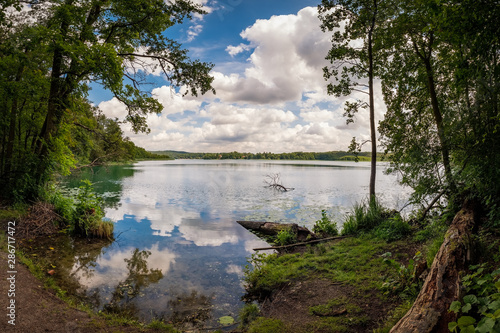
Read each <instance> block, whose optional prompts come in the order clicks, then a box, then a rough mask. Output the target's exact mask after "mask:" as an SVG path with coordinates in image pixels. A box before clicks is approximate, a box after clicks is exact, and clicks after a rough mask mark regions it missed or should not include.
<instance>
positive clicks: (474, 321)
mask: <svg viewBox="0 0 500 333" xmlns="http://www.w3.org/2000/svg"><path fill="white" fill-rule="evenodd" d="M470 268H471V270H472V273H471V274H469V275H466V276H464V277H463V279H462V284H463V287H464V294H465V296H464V297H463V298H462V300H461V301H454V302H453V303H451V305H450V311H453V312H455V313H457V314H459V317H458V320H457V321H456V322H451V323H449V324H448V328H449V330H450V331H451V332H459V331H460V332H499V331H500V279H499V278H500V269H497V270H495V271H494V272H492V273H486V271H485V268H486V267H485V266H484V265H477V266H472V267H470Z"/></svg>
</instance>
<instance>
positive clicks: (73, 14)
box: [0, 0, 213, 197]
mask: <svg viewBox="0 0 500 333" xmlns="http://www.w3.org/2000/svg"><path fill="white" fill-rule="evenodd" d="M3 3H4V2H2V3H1V4H2V5H3ZM12 3H13V2H12V1H11V2H10V3H9V4H12ZM17 4H19V2H18V3H17ZM2 8H3V7H2ZM18 9H20V6H18ZM25 9H26V12H25V13H23V16H21V15H18V16H13V19H12V20H13V21H12V22H11V24H6V25H4V26H1V28H2V30H1V31H0V32H1V33H2V35H6V36H8V37H9V38H7V40H14V41H15V42H3V43H2V44H1V51H0V52H1V53H0V55H1V59H0V64H2V63H3V64H6V65H5V66H6V67H9V68H12V69H11V70H10V71H7V72H5V73H2V74H1V81H0V82H2V86H1V88H2V90H0V93H1V94H5V95H7V96H11V94H9V90H8V89H9V86H13V85H14V84H13V82H14V83H15V82H20V83H23V84H24V85H25V87H26V89H31V90H33V91H36V92H37V93H38V94H39V95H40V98H37V99H34V98H29V95H26V94H24V93H20V94H19V95H20V96H24V100H19V99H16V96H17V94H15V95H13V96H14V97H11V98H10V99H7V102H6V103H4V104H5V105H4V107H3V108H2V113H3V115H5V116H6V117H5V119H11V121H10V122H9V123H10V125H12V124H14V123H16V122H18V123H19V126H15V127H13V126H10V125H9V124H7V123H3V124H2V133H1V135H2V136H1V138H2V159H3V160H2V162H3V166H4V168H3V170H2V174H1V178H2V183H3V184H4V185H7V187H8V188H13V187H16V186H14V185H13V182H14V180H15V179H20V178H23V179H25V181H24V183H30V186H29V187H30V188H31V190H30V191H28V192H30V194H27V196H32V197H33V196H36V193H35V192H36V189H37V188H39V187H40V186H41V185H43V184H44V183H45V182H46V181H47V180H48V179H49V178H50V175H51V174H52V172H53V171H54V168H57V166H58V165H62V164H65V163H66V162H67V161H68V158H70V157H71V156H69V155H68V153H69V152H68V150H67V148H65V142H66V141H67V140H68V139H69V138H70V137H71V129H70V128H71V127H72V126H73V125H74V123H73V122H74V119H75V118H78V117H77V113H78V110H79V109H81V107H80V105H81V103H82V98H84V97H85V96H86V93H87V90H88V83H89V82H96V83H99V84H101V85H102V87H103V88H105V89H108V90H109V91H111V92H112V93H113V94H114V96H115V97H116V98H117V99H119V100H120V101H121V102H122V103H124V104H125V105H126V106H127V109H128V115H127V118H126V120H127V121H128V122H130V123H131V125H132V128H133V130H134V131H136V132H137V131H143V132H147V131H148V129H147V124H146V115H147V114H148V113H151V112H153V113H154V112H156V113H158V112H160V111H161V109H162V107H161V105H160V103H159V102H158V101H157V100H155V99H154V98H153V97H152V96H151V93H150V92H147V91H144V90H143V88H142V86H143V84H144V83H145V82H146V76H147V75H148V74H149V73H152V72H153V71H156V70H160V71H161V72H162V73H163V75H165V77H166V79H167V80H169V81H170V82H171V84H172V87H182V88H183V89H185V91H186V93H191V94H193V95H197V94H198V93H202V94H203V93H205V92H207V91H209V90H212V87H211V83H212V81H213V78H212V77H211V76H210V75H209V71H210V69H211V68H212V65H211V64H208V63H203V62H199V61H192V60H190V59H189V57H188V55H187V51H186V50H184V49H182V48H181V45H180V44H179V43H177V42H176V41H175V40H172V39H170V38H168V37H167V34H166V33H165V31H166V30H167V29H168V28H169V27H171V26H173V25H174V24H177V23H181V22H182V21H183V20H184V19H185V18H190V17H191V14H192V13H197V14H202V13H204V12H203V11H202V10H201V7H200V6H198V5H195V4H193V3H191V2H190V1H188V0H177V1H175V2H165V1H163V0H138V1H133V2H130V1H125V0H85V1H74V0H64V1H55V0H50V1H36V2H33V3H32V4H30V5H27V7H25ZM26 17H28V18H30V19H25V18H26ZM16 20H17V21H16ZM16 36H19V38H14V39H12V38H11V37H16ZM20 36H23V37H24V38H20ZM25 45H26V46H25ZM22 54H26V56H25V57H24V58H28V55H32V54H36V55H39V56H40V57H42V58H43V61H41V62H39V63H36V62H32V63H29V64H23V63H21V60H22V59H24V58H23V57H20V56H19V55H22ZM9 59H14V60H13V61H15V62H16V66H10V65H9V64H8V61H9ZM32 76H37V77H40V78H41V79H39V80H38V81H43V85H40V86H38V85H35V83H38V82H33V81H32V80H31V77H32ZM19 85H20V84H18V86H19ZM20 106H24V107H26V106H29V107H30V110H29V111H28V117H31V118H33V119H32V121H31V122H30V121H28V120H27V119H24V118H21V117H20V113H19V110H20ZM23 110H24V109H23ZM30 126H32V127H30ZM27 128H29V130H27ZM81 128H83V127H81ZM28 132H29V133H28ZM27 134H29V136H28V135H27ZM16 135H17V136H19V137H21V140H18V141H23V138H22V136H23V135H25V137H24V141H26V142H30V141H31V143H32V144H31V146H30V147H29V148H30V150H29V151H26V152H25V153H24V156H23V157H21V156H19V158H18V159H17V161H21V160H22V159H23V158H26V157H29V159H30V160H33V162H32V163H28V165H29V168H27V169H26V170H25V169H22V170H20V169H17V170H16V176H15V177H14V176H13V175H14V174H13V173H11V172H10V171H9V170H7V169H10V166H9V165H12V163H10V162H9V161H10V160H11V156H10V155H11V154H10V152H11V147H13V145H12V142H13V141H12V137H15V136H16ZM65 140H66V141H65ZM27 146H28V145H27ZM12 151H13V149H12ZM7 160H8V161H7ZM61 162H63V163H61ZM9 163H10V164H9ZM18 164H20V163H18ZM6 166H7V167H6ZM23 170H24V171H23ZM19 174H22V175H24V176H22V177H19ZM28 178H29V181H27V180H26V179H28Z"/></svg>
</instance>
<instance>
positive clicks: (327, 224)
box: [313, 209, 339, 237]
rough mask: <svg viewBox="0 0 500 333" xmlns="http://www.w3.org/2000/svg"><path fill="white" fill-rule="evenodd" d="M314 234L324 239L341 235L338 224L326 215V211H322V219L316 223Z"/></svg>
mask: <svg viewBox="0 0 500 333" xmlns="http://www.w3.org/2000/svg"><path fill="white" fill-rule="evenodd" d="M313 232H314V233H317V234H320V235H321V236H323V237H326V236H337V235H338V234H339V231H338V229H337V224H336V223H335V222H332V221H331V220H330V218H329V217H328V216H327V215H326V210H324V209H323V210H321V219H319V220H317V221H316V222H315V223H314V226H313Z"/></svg>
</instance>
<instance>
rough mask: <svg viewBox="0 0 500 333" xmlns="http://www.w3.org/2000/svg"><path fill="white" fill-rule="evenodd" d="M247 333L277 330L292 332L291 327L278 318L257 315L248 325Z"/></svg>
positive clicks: (267, 332)
mask: <svg viewBox="0 0 500 333" xmlns="http://www.w3.org/2000/svg"><path fill="white" fill-rule="evenodd" d="M247 332H248V333H277V332H282V333H284V332H290V333H291V332H293V329H292V328H290V327H287V326H286V325H285V324H284V323H283V322H282V321H281V320H279V319H271V318H264V317H259V318H257V319H256V320H254V321H253V322H252V323H251V324H250V326H249V327H248V331H247Z"/></svg>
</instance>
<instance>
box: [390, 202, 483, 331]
mask: <svg viewBox="0 0 500 333" xmlns="http://www.w3.org/2000/svg"><path fill="white" fill-rule="evenodd" d="M477 219H478V213H477V209H476V205H475V204H474V203H473V202H470V201H467V202H465V203H464V206H463V207H462V209H461V210H460V211H459V212H458V213H457V215H455V217H454V219H453V222H452V223H451V225H450V227H449V229H448V231H447V232H446V235H445V239H444V242H443V244H442V245H441V248H440V249H439V251H438V253H437V254H436V257H435V258H434V262H433V263H432V266H431V269H430V272H429V274H428V275H427V278H426V280H425V282H424V285H423V286H422V289H421V290H420V293H419V294H418V296H417V299H416V300H415V303H414V304H413V306H412V307H411V308H410V310H409V311H408V313H406V315H405V316H404V317H403V318H401V320H400V321H399V322H398V323H397V324H396V325H395V326H394V327H393V328H392V329H391V331H390V333H409V332H415V333H430V332H449V330H448V323H449V322H451V321H455V320H456V314H455V313H454V312H448V309H449V308H450V304H451V303H452V302H453V301H456V300H458V299H459V297H460V277H459V273H460V271H462V270H464V269H466V267H467V264H468V262H469V261H470V259H471V249H472V244H471V234H472V230H473V228H474V226H475V223H476V220H477Z"/></svg>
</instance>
